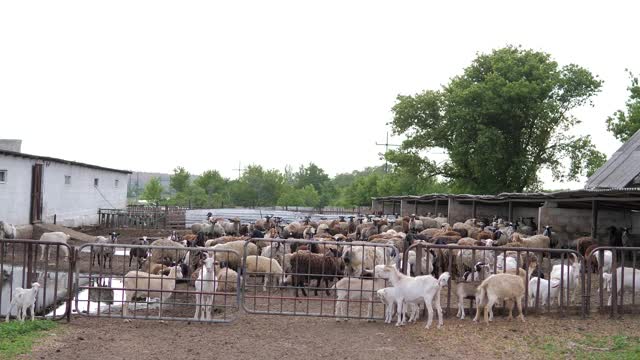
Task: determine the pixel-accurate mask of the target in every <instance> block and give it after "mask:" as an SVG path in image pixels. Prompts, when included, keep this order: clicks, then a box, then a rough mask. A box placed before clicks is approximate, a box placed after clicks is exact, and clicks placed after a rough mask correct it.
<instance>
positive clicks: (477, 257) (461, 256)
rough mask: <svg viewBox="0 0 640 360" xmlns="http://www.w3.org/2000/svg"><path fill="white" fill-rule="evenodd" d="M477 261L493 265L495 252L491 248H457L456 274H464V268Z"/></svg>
mask: <svg viewBox="0 0 640 360" xmlns="http://www.w3.org/2000/svg"><path fill="white" fill-rule="evenodd" d="M474 241H476V240H474ZM492 241H493V240H488V243H487V246H489V247H490V246H491V242H492ZM478 261H482V262H484V263H486V264H488V265H489V266H493V264H494V263H495V252H494V251H493V250H481V249H459V251H458V256H456V265H457V268H458V274H464V272H465V270H467V269H471V268H472V267H473V266H474V264H476V263H477V262H478Z"/></svg>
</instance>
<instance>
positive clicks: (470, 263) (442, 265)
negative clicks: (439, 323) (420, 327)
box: [402, 242, 588, 317]
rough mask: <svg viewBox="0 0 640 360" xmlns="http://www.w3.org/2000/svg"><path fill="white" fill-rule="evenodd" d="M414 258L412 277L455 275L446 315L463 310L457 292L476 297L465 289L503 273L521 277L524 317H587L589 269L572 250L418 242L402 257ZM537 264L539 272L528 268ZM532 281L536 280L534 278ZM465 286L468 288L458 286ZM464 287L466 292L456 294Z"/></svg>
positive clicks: (447, 294) (405, 267)
mask: <svg viewBox="0 0 640 360" xmlns="http://www.w3.org/2000/svg"><path fill="white" fill-rule="evenodd" d="M411 251H414V254H410V252H411ZM572 255H575V258H576V259H577V260H578V262H577V263H576V264H579V265H577V266H574V265H573V262H574V259H573V256H572ZM410 257H411V258H413V259H416V260H415V261H414V264H415V265H413V264H412V265H413V266H412V268H411V269H409V271H410V273H412V274H413V275H427V274H433V275H434V276H436V277H437V276H438V275H439V274H441V273H442V272H445V271H447V272H449V273H450V274H451V281H450V282H449V286H448V288H447V290H446V292H443V295H442V296H444V297H446V298H445V299H442V301H445V302H446V314H447V315H451V314H452V312H451V309H452V308H455V309H456V310H458V312H457V314H460V308H461V307H464V300H465V299H461V298H460V297H459V296H458V294H459V293H460V294H465V295H469V298H470V299H473V298H474V295H475V294H473V292H471V293H469V290H466V289H469V288H471V287H477V286H478V285H479V284H480V283H481V282H482V281H483V280H484V279H485V278H486V277H488V276H489V275H491V274H495V273H501V272H505V269H506V272H507V273H511V274H514V275H519V276H521V277H522V278H523V281H524V288H525V294H524V299H523V311H524V313H525V314H526V313H527V312H529V313H530V312H532V311H533V312H534V313H536V314H540V313H542V311H543V310H545V311H546V312H551V311H558V312H559V313H560V314H561V315H565V314H566V313H567V312H570V311H574V312H576V311H577V312H578V313H579V314H580V315H581V316H582V317H585V316H586V314H587V310H586V305H587V302H588V296H585V294H584V293H583V290H584V289H585V271H584V266H583V265H582V264H583V263H584V259H583V257H582V256H581V255H580V254H579V253H578V252H576V251H573V250H566V249H534V248H518V247H506V248H505V247H484V246H459V245H435V244H431V243H426V242H420V243H416V244H413V245H411V246H409V247H408V248H407V249H405V252H404V254H403V259H409V258H410ZM417 259H422V261H418V260H417ZM479 262H482V263H483V265H482V266H480V268H479V269H477V268H476V266H475V265H476V264H478V263H479ZM534 263H535V264H537V265H536V267H535V269H533V268H531V267H530V265H533V264H534ZM408 267H409V261H402V271H403V273H407V270H408ZM425 267H426V268H425ZM534 270H535V271H534ZM552 272H553V275H554V278H553V279H552ZM465 273H466V277H465ZM533 278H536V280H532V279H533ZM540 278H542V280H541V279H540ZM461 283H465V285H459V284H461ZM462 286H465V288H466V289H460V290H458V288H459V287H462ZM578 286H580V290H578ZM467 293H469V294H467ZM554 300H555V301H556V303H557V306H555V307H554V306H553V304H552V303H553V301H554ZM454 304H455V306H454ZM472 304H473V301H472V303H471V305H472ZM470 309H471V307H470ZM462 311H464V308H463V309H462Z"/></svg>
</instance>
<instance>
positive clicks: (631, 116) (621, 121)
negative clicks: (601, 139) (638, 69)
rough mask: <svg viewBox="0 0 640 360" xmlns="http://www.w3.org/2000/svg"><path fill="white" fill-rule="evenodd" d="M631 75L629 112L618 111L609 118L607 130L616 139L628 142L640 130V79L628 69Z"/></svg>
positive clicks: (627, 104)
mask: <svg viewBox="0 0 640 360" xmlns="http://www.w3.org/2000/svg"><path fill="white" fill-rule="evenodd" d="M626 71H627V73H629V79H630V80H631V85H629V87H628V88H627V90H629V92H630V93H631V94H630V95H629V100H627V103H626V106H627V112H626V113H625V112H624V111H622V110H618V111H616V112H615V113H614V114H613V116H609V117H608V118H607V130H609V131H610V132H611V133H613V136H615V137H616V139H618V140H620V141H622V142H626V141H627V140H629V138H630V137H631V136H633V134H635V133H636V131H638V130H639V129H640V85H639V84H638V77H636V76H634V75H633V73H632V72H631V71H630V70H628V69H626Z"/></svg>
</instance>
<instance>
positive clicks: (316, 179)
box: [295, 163, 329, 192]
mask: <svg viewBox="0 0 640 360" xmlns="http://www.w3.org/2000/svg"><path fill="white" fill-rule="evenodd" d="M295 180H296V187H297V188H299V189H301V188H303V187H305V186H307V185H312V186H313V187H314V188H315V189H316V191H317V192H320V191H321V190H322V186H323V185H324V184H325V183H327V182H328V181H329V175H327V174H326V173H325V172H324V170H323V169H322V168H320V167H318V165H316V164H314V163H309V165H308V166H306V167H305V166H300V170H298V172H297V173H296V174H295Z"/></svg>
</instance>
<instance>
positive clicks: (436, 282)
mask: <svg viewBox="0 0 640 360" xmlns="http://www.w3.org/2000/svg"><path fill="white" fill-rule="evenodd" d="M377 275H378V276H380V277H381V278H383V279H389V282H390V283H391V285H392V286H393V287H396V288H398V290H397V292H396V304H398V314H399V316H398V322H397V323H396V326H399V325H401V324H403V323H404V322H405V320H404V303H405V302H407V303H409V302H415V301H418V300H419V299H422V300H423V301H424V305H425V307H426V308H427V313H428V319H427V325H426V328H427V329H428V328H429V327H430V326H431V323H432V322H433V306H432V304H434V303H435V306H436V311H437V312H438V328H440V327H441V326H442V307H441V306H440V289H441V288H442V287H443V286H445V285H446V284H447V282H448V281H449V278H450V275H449V273H448V272H444V273H442V275H440V278H438V279H436V278H435V277H433V276H431V275H423V276H417V277H410V276H407V275H405V274H403V273H401V272H400V271H398V269H396V267H395V266H390V265H387V266H385V267H384V268H383V269H382V271H381V272H379V273H377Z"/></svg>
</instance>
